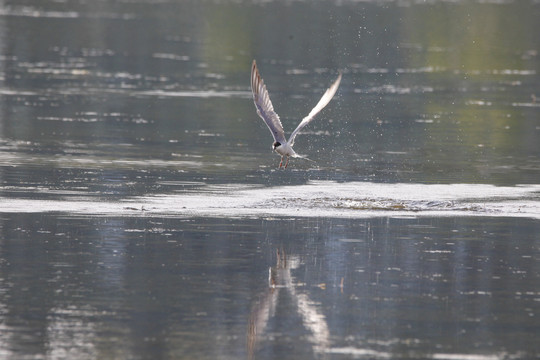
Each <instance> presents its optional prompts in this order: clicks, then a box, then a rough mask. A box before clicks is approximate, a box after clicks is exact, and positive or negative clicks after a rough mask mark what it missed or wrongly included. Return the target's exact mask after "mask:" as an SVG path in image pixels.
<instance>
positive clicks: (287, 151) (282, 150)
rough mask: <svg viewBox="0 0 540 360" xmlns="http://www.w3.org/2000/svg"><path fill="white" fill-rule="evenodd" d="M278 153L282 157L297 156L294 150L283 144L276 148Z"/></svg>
mask: <svg viewBox="0 0 540 360" xmlns="http://www.w3.org/2000/svg"><path fill="white" fill-rule="evenodd" d="M276 152H277V153H278V154H280V155H281V156H293V155H295V154H296V153H295V152H294V150H293V148H292V147H291V146H290V145H289V144H288V143H285V144H281V145H279V146H278V147H276Z"/></svg>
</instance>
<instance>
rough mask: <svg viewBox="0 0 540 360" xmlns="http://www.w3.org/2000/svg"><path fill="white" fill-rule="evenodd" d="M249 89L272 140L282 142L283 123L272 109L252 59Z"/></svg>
mask: <svg viewBox="0 0 540 360" xmlns="http://www.w3.org/2000/svg"><path fill="white" fill-rule="evenodd" d="M251 91H252V92H253V102H254V103H255V107H256V108H257V114H258V115H259V116H260V117H261V119H263V120H264V122H265V123H266V126H268V129H270V132H271V133H272V136H273V137H274V140H275V141H277V142H279V143H280V144H284V143H285V142H286V139H285V132H284V131H283V125H281V121H280V120H279V116H278V114H276V112H275V111H274V106H272V102H271V101H270V96H269V95H268V91H266V85H264V81H263V79H262V78H261V75H260V74H259V70H258V69H257V64H256V62H255V60H253V64H252V65H251Z"/></svg>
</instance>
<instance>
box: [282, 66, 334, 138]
mask: <svg viewBox="0 0 540 360" xmlns="http://www.w3.org/2000/svg"><path fill="white" fill-rule="evenodd" d="M340 82H341V72H340V73H339V76H338V78H337V79H336V81H334V83H333V84H332V86H330V87H329V88H328V89H327V90H326V92H325V93H324V95H323V96H322V98H321V100H319V102H318V103H317V105H315V107H314V108H313V110H311V111H310V112H309V114H308V116H306V117H305V118H303V119H302V121H301V122H300V124H298V126H297V127H296V129H294V131H293V132H292V134H291V137H290V138H289V144H290V145H291V146H293V145H294V138H295V137H296V135H298V133H299V132H300V130H302V129H303V128H304V126H306V125H307V124H309V123H310V122H311V120H313V118H314V117H315V115H317V114H318V113H319V112H320V111H321V110H322V109H324V107H325V106H326V105H328V103H329V102H330V100H332V98H333V97H334V95H335V94H336V91H337V89H338V87H339V83H340Z"/></svg>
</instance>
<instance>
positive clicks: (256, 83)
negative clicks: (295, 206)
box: [251, 60, 341, 167]
mask: <svg viewBox="0 0 540 360" xmlns="http://www.w3.org/2000/svg"><path fill="white" fill-rule="evenodd" d="M340 82H341V73H339V76H338V78H337V80H336V81H334V83H333V84H332V86H330V87H329V88H328V89H327V90H326V92H325V93H324V95H323V96H322V98H321V99H320V100H319V102H318V103H317V105H315V107H314V108H313V109H312V110H311V111H310V113H309V114H308V116H306V117H305V118H303V119H302V121H301V122H300V124H298V126H297V127H296V129H295V130H294V131H293V132H292V134H291V136H290V137H289V140H287V139H286V138H285V132H284V131H283V126H282V125H281V121H280V120H279V116H278V114H277V113H276V112H275V111H274V107H273V105H272V102H271V101H270V96H269V95H268V91H267V90H266V86H265V85H264V81H263V79H262V78H261V75H260V74H259V70H258V69H257V64H256V62H255V60H253V64H252V65H251V91H252V92H253V102H254V103H255V108H256V109H257V114H258V115H259V116H260V117H261V119H263V120H264V122H265V123H266V126H268V129H270V132H271V133H272V136H273V137H274V144H273V145H272V148H273V149H274V150H275V151H276V152H277V153H278V154H279V155H281V162H280V163H279V167H281V166H282V165H283V159H284V157H287V161H286V162H285V167H287V165H288V164H289V157H291V156H292V157H297V156H298V154H296V153H295V152H294V150H293V145H294V139H295V138H296V135H297V134H298V133H299V132H300V130H302V129H303V128H304V126H306V125H307V124H309V123H310V122H311V120H313V118H314V117H315V115H317V114H318V113H319V112H320V111H321V110H322V109H323V108H324V107H325V106H326V105H328V103H329V102H330V100H332V98H333V97H334V95H335V93H336V91H337V89H338V87H339V83H340Z"/></svg>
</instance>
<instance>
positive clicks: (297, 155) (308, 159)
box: [292, 153, 316, 163]
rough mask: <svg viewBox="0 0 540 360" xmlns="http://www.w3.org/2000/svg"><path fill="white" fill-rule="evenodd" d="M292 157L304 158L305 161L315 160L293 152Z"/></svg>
mask: <svg viewBox="0 0 540 360" xmlns="http://www.w3.org/2000/svg"><path fill="white" fill-rule="evenodd" d="M292 157H294V158H300V159H304V160H307V161H311V162H313V163H314V162H316V161H315V160H311V159H310V158H308V157H307V156H306V155H300V154H297V153H294V155H292Z"/></svg>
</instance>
